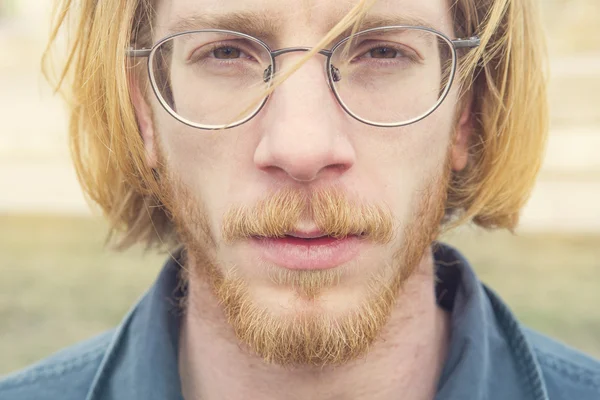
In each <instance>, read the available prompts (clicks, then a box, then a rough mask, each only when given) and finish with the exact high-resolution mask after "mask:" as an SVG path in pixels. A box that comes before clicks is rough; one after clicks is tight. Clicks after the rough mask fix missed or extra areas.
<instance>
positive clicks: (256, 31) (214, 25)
mask: <svg viewBox="0 0 600 400" xmlns="http://www.w3.org/2000/svg"><path fill="white" fill-rule="evenodd" d="M280 28H281V23H280V19H277V18H275V16H265V14H259V13H256V12H252V11H244V12H231V13H227V14H194V15H188V16H185V17H181V18H178V19H177V20H175V21H174V22H173V23H172V24H170V25H169V27H168V31H169V33H179V32H184V31H193V30H199V29H223V30H228V31H235V32H240V33H245V34H246V35H250V36H253V37H256V38H259V39H261V40H265V41H266V40H268V39H272V38H273V37H274V36H275V34H276V33H277V32H278V31H279V29H280Z"/></svg>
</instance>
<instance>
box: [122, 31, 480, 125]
mask: <svg viewBox="0 0 600 400" xmlns="http://www.w3.org/2000/svg"><path fill="white" fill-rule="evenodd" d="M389 29H413V30H420V31H426V32H430V33H433V34H435V35H437V36H438V37H440V38H442V39H443V40H444V41H445V42H446V43H448V45H449V46H450V48H451V49H452V70H451V72H450V76H449V79H448V83H447V85H446V88H445V89H444V91H443V93H442V95H441V96H440V98H439V99H438V101H437V103H436V104H435V105H434V106H433V107H431V108H430V109H429V110H427V111H426V112H425V113H424V114H422V115H420V116H418V117H416V118H413V119H411V120H408V121H405V122H400V123H379V122H373V121H369V120H367V119H364V118H361V117H360V116H358V115H356V114H355V113H354V112H352V111H351V110H350V109H349V108H348V106H347V105H346V104H345V103H344V101H343V100H342V99H341V98H340V96H339V94H338V91H337V89H336V86H335V85H334V82H337V81H339V80H340V79H341V77H339V75H338V74H339V70H338V69H337V68H336V67H335V66H334V65H332V64H331V57H332V56H333V54H334V53H335V51H336V50H337V49H338V48H339V47H340V46H342V45H343V44H344V43H346V42H347V41H348V40H350V39H352V38H353V37H356V36H358V35H363V34H366V33H370V32H377V31H383V30H389ZM200 32H207V33H226V34H231V35H234V36H237V37H241V38H245V39H248V40H251V41H253V42H255V43H257V44H258V45H260V46H261V47H263V48H264V49H265V50H266V51H267V52H268V53H269V55H270V58H271V60H270V61H271V64H270V65H269V66H268V67H267V68H266V69H265V71H264V77H263V79H264V81H265V83H268V82H269V81H270V80H271V79H272V78H273V76H274V74H275V71H276V62H275V58H276V57H278V56H280V55H282V54H287V53H292V52H296V51H302V52H306V51H310V50H312V48H310V47H286V48H283V49H279V50H271V49H270V48H269V46H268V45H267V44H266V43H265V42H263V41H262V40H260V39H257V38H255V37H253V36H250V35H246V34H244V33H241V32H235V31H230V30H224V29H201V30H192V31H185V32H179V33H175V34H172V35H169V36H166V37H165V38H163V39H161V40H160V41H158V42H157V43H156V44H154V45H153V46H152V48H149V49H148V48H145V49H133V48H129V49H127V50H126V55H127V57H132V58H139V57H142V58H144V57H147V58H148V64H147V68H148V76H149V77H150V81H151V84H152V90H153V91H154V94H155V95H156V97H157V99H158V101H159V102H160V104H161V105H162V107H163V108H164V109H165V110H166V111H167V112H168V113H169V114H170V115H171V116H173V118H175V119H177V120H178V121H180V122H182V123H183V124H186V125H188V126H191V127H193V128H198V129H204V130H220V129H229V128H234V127H236V126H239V125H242V124H244V123H246V122H248V121H249V120H251V119H252V118H254V117H255V116H256V115H257V114H258V113H259V112H260V111H261V110H262V108H263V107H264V105H265V104H266V103H267V100H268V99H269V96H266V97H265V98H264V99H263V100H262V102H261V104H260V105H259V106H258V107H257V108H256V109H255V110H254V111H253V112H252V113H250V114H249V115H248V116H247V117H244V118H243V119H241V120H240V121H237V122H234V123H232V124H226V125H204V124H198V123H195V122H192V121H190V120H188V119H186V118H183V117H182V116H180V115H179V114H177V112H176V111H175V110H173V109H172V108H171V107H170V106H169V105H168V104H167V102H166V101H165V99H164V98H163V96H162V95H161V94H160V92H159V91H158V88H157V83H156V79H155V77H154V73H153V70H152V63H153V60H154V56H155V54H156V50H157V49H158V48H160V46H161V45H162V44H163V43H165V42H167V41H170V40H173V39H174V38H176V37H178V36H183V35H189V34H193V33H200ZM479 44H480V39H479V37H477V36H472V37H470V38H467V39H462V38H459V39H454V40H452V39H450V38H449V37H448V36H446V35H445V34H443V33H442V32H439V31H437V30H435V29H431V28H428V27H424V26H409V25H393V26H383V27H377V28H372V29H367V30H364V31H360V32H357V33H355V34H354V35H352V36H348V37H347V38H344V39H342V40H340V41H339V42H337V43H336V44H335V45H334V46H333V47H332V48H331V49H330V50H320V51H319V52H318V53H319V54H321V55H323V56H325V57H327V60H326V63H325V72H326V74H327V78H328V84H329V87H330V89H331V90H332V92H333V94H334V95H335V98H336V100H337V101H338V103H339V104H340V105H341V106H342V108H343V109H344V111H346V113H347V114H348V115H350V116H351V117H352V118H354V119H356V120H358V121H360V122H362V123H365V124H367V125H371V126H377V127H384V128H391V127H400V126H406V125H410V124H414V123H415V122H418V121H420V120H422V119H424V118H427V117H428V116H429V115H431V113H433V112H434V111H435V110H436V109H437V108H438V107H439V106H440V104H442V103H443V101H444V100H445V98H446V96H447V95H448V92H449V91H450V88H451V87H452V83H453V81H454V77H455V75H456V66H457V59H458V56H457V50H458V49H471V48H475V47H478V46H479Z"/></svg>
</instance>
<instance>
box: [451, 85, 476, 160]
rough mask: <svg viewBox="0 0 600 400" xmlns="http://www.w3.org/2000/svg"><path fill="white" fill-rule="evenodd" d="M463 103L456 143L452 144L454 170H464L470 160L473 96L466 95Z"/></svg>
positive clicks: (455, 136)
mask: <svg viewBox="0 0 600 400" xmlns="http://www.w3.org/2000/svg"><path fill="white" fill-rule="evenodd" d="M465 96H466V98H465V100H464V101H462V102H460V103H462V110H461V113H460V117H459V118H458V121H457V125H456V128H455V129H456V131H455V133H454V143H453V144H452V170H453V171H462V170H463V169H464V168H465V167H466V166H467V162H468V161H469V143H470V142H471V136H472V135H473V114H472V109H473V108H472V105H473V96H472V94H467V95H465Z"/></svg>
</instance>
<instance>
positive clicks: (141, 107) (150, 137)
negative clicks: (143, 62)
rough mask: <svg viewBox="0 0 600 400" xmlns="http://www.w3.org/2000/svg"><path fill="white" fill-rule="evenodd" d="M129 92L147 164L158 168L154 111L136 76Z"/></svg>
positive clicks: (131, 78) (134, 75) (132, 76)
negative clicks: (153, 119)
mask: <svg viewBox="0 0 600 400" xmlns="http://www.w3.org/2000/svg"><path fill="white" fill-rule="evenodd" d="M129 92H130V93H131V101H132V102H133V107H134V109H135V116H136V119H137V122H138V126H139V128H140V134H141V135H142V141H143V142H144V149H145V152H146V164H147V165H148V167H149V168H156V166H157V163H158V157H157V153H156V145H155V141H156V140H158V138H157V137H156V135H155V132H154V124H153V121H152V109H151V108H150V105H149V104H148V101H147V100H146V97H145V96H144V94H143V92H142V90H141V88H140V83H139V79H138V77H137V76H136V74H131V75H130V76H129Z"/></svg>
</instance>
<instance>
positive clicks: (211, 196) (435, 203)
mask: <svg viewBox="0 0 600 400" xmlns="http://www.w3.org/2000/svg"><path fill="white" fill-rule="evenodd" d="M354 4H355V3H354V2H352V1H323V0H318V1H317V0H315V1H312V0H305V1H293V0H290V1H287V0H286V1H281V0H252V1H250V0H225V1H223V0H220V1H217V0H193V1H192V0H172V1H162V2H159V5H158V8H157V13H158V14H157V15H158V16H157V21H156V22H155V29H154V41H155V42H156V41H157V40H159V39H160V38H162V37H164V36H166V35H168V34H170V33H171V31H170V30H169V29H170V27H172V26H175V25H177V23H178V20H180V19H181V18H186V17H189V16H191V15H203V16H207V15H209V16H210V15H228V14H229V15H233V13H240V14H241V13H245V12H252V13H254V14H255V15H257V16H261V18H266V19H268V20H269V21H271V22H272V24H271V25H272V26H276V27H277V29H276V30H275V31H274V32H271V33H272V34H270V35H268V36H267V37H259V39H261V40H263V41H265V42H266V43H267V44H268V45H269V46H270V47H271V48H272V49H278V48H283V47H296V46H306V47H311V46H313V45H314V44H315V43H317V42H318V41H319V40H320V39H321V38H322V37H323V36H324V35H325V34H326V33H327V32H328V30H329V29H330V28H331V27H332V26H333V25H334V24H335V23H337V22H338V21H339V19H340V16H342V15H345V13H346V12H347V11H348V10H349V9H350V8H351V7H352V6H354ZM368 15H369V16H383V17H388V18H389V17H390V15H397V16H399V17H403V18H418V19H420V20H424V21H426V22H428V23H429V25H431V26H433V27H434V28H436V29H437V30H439V31H441V32H443V33H445V34H446V35H448V36H450V37H453V30H452V23H451V19H450V13H449V11H448V5H447V4H446V2H445V1H443V0H385V1H379V2H377V3H376V4H375V6H374V7H373V8H371V10H370V11H369V14H368ZM266 25H269V24H266ZM198 28H212V27H206V26H202V27H198ZM303 54H304V53H291V54H286V55H283V56H280V57H279V58H278V59H277V63H278V65H277V67H278V69H280V70H281V69H285V68H286V67H288V66H290V65H292V64H293V63H294V62H295V61H297V60H298V59H299V58H300V57H302V55H303ZM324 61H325V60H324V57H323V56H321V55H316V56H315V57H314V58H312V59H310V60H309V61H308V62H307V63H306V64H304V65H303V66H302V67H301V68H300V69H299V70H298V71H297V72H296V73H295V74H293V75H292V76H291V77H290V78H289V79H287V80H286V81H285V82H284V83H283V84H281V86H279V87H277V88H276V90H275V91H274V93H273V94H272V95H271V96H270V97H269V99H268V101H267V103H266V105H265V106H264V108H263V109H262V110H261V112H260V113H259V114H258V115H257V116H255V117H254V118H253V119H251V120H250V121H248V122H246V123H245V124H243V125H240V126H238V127H235V128H231V129H226V130H221V131H205V130H199V129H195V128H191V127H189V126H186V125H184V124H182V123H181V122H179V121H177V120H175V119H174V118H173V117H171V116H170V115H169V114H167V113H166V112H165V111H164V109H163V108H162V107H161V106H160V104H159V102H158V101H157V100H156V98H155V97H154V96H150V95H149V96H146V99H147V101H148V105H145V103H144V99H143V98H141V97H140V98H137V100H134V102H135V103H136V109H137V113H138V118H139V120H140V121H141V122H140V126H141V127H142V134H143V137H144V140H145V143H146V148H147V151H148V160H149V163H150V164H151V166H152V167H154V168H156V169H158V170H159V171H160V173H161V181H162V182H163V183H164V186H165V191H166V192H167V194H168V196H170V197H171V198H172V199H173V206H172V207H171V208H172V210H171V211H172V214H173V215H174V219H175V222H176V224H177V226H178V228H179V231H180V232H181V236H182V239H183V241H184V245H185V246H186V248H187V249H188V253H189V259H190V261H191V265H192V266H193V267H194V268H193V270H192V271H191V273H190V274H189V280H190V282H189V284H190V285H191V291H192V292H193V290H194V287H200V286H201V285H202V283H203V282H208V283H209V284H210V287H212V290H213V292H214V293H215V294H216V295H217V297H218V298H219V300H220V301H221V303H222V304H223V307H224V311H225V315H226V316H227V317H228V319H229V322H230V323H231V324H232V326H233V328H234V331H235V333H236V334H237V335H238V338H239V339H240V340H242V341H244V342H245V343H246V344H248V345H249V346H250V348H251V349H252V350H254V351H255V352H257V353H258V354H259V355H261V356H263V357H264V358H266V359H268V360H270V361H275V362H278V363H283V364H286V363H293V364H300V363H316V364H327V363H340V362H344V361H347V360H350V359H353V358H355V357H357V356H359V355H361V354H363V353H364V352H365V351H366V348H367V346H368V345H369V344H370V343H371V342H372V341H373V340H374V339H375V338H376V337H377V334H378V333H379V331H380V329H381V328H382V327H383V325H384V324H385V322H386V320H387V318H388V316H389V315H390V313H391V310H392V306H393V304H394V302H395V300H396V299H397V295H398V292H399V290H400V289H401V287H402V283H403V282H404V281H405V280H406V279H408V277H410V275H411V273H412V272H413V271H414V270H415V269H416V266H417V265H418V264H419V262H420V261H421V259H422V257H423V254H424V252H425V250H426V249H427V248H428V246H429V245H430V243H431V240H432V238H433V236H434V235H435V234H436V232H437V228H438V226H439V223H440V219H441V217H442V216H443V209H444V201H445V193H446V188H447V183H448V177H449V173H450V170H451V169H455V170H456V169H460V168H462V167H463V166H464V163H465V160H466V149H465V146H464V142H465V141H464V140H458V141H457V142H456V143H455V142H454V141H453V138H454V137H456V138H459V139H460V138H461V137H462V136H463V134H462V133H461V130H460V126H459V129H458V131H456V132H457V135H456V136H454V135H453V133H454V132H455V128H456V112H457V110H456V104H457V90H456V89H452V90H451V91H450V93H449V95H448V97H447V98H446V100H445V102H444V103H443V104H442V105H441V106H440V107H439V108H438V109H437V110H436V111H435V112H434V113H433V114H431V115H430V116H429V117H427V118H426V119H424V120H422V121H420V122H417V123H415V124H412V125H408V126H405V127H396V128H381V127H374V126H369V125H367V124H363V123H361V122H359V121H357V120H355V119H353V118H352V117H350V116H349V115H348V114H347V113H346V112H345V111H344V110H343V109H342V108H341V106H340V105H339V103H338V102H336V99H335V97H334V94H333V93H332V91H331V89H330V88H329V87H328V84H327V78H326V75H325V73H324V69H323V63H324ZM455 87H456V85H455ZM212 90H217V91H218V87H217V88H213V89H212ZM373 90H376V89H375V88H374V89H373ZM210 95H211V91H206V92H203V93H197V96H199V97H202V98H207V97H208V96H210ZM213 95H214V96H219V93H218V92H217V93H214V94H213ZM240 96H243V93H241V94H240ZM175 97H177V94H175ZM192 300H193V299H192ZM190 307H194V304H190Z"/></svg>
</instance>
